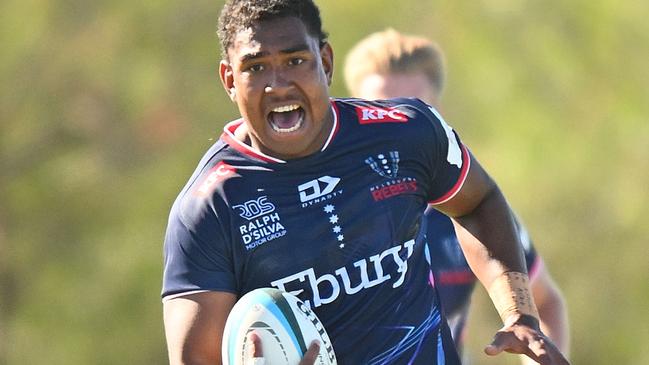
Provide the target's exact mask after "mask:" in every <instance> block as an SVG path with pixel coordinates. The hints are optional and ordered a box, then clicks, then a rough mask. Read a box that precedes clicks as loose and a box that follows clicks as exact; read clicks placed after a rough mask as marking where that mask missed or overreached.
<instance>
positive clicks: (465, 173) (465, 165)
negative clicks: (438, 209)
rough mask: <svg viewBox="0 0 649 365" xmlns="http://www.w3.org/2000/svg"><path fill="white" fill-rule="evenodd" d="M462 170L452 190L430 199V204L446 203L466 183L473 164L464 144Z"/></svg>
mask: <svg viewBox="0 0 649 365" xmlns="http://www.w3.org/2000/svg"><path fill="white" fill-rule="evenodd" d="M461 147H462V170H461V171H460V177H459V178H458V179H457V182H456V183H455V185H453V187H452V188H451V190H449V191H448V192H447V193H446V194H444V195H442V196H441V197H439V198H438V199H435V200H432V201H429V202H428V204H432V205H438V204H442V203H446V202H447V201H449V200H451V199H453V197H454V196H455V195H456V194H457V193H458V192H459V191H460V189H462V186H463V185H464V182H465V181H466V177H467V176H468V175H469V167H470V166H471V158H470V157H469V150H468V149H467V148H466V147H465V146H464V145H463V144H462V145H461Z"/></svg>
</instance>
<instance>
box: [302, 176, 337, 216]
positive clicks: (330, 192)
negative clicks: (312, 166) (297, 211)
mask: <svg viewBox="0 0 649 365" xmlns="http://www.w3.org/2000/svg"><path fill="white" fill-rule="evenodd" d="M339 182H340V178H339V177H331V176H322V177H319V178H317V179H315V180H311V181H309V182H305V183H304V184H301V185H300V186H298V187H297V190H298V192H299V193H300V202H301V203H302V208H306V207H308V206H311V205H313V204H317V203H320V202H323V201H326V200H329V199H331V198H333V197H335V196H338V195H340V194H342V192H343V190H342V189H338V190H336V186H337V185H338V183H339Z"/></svg>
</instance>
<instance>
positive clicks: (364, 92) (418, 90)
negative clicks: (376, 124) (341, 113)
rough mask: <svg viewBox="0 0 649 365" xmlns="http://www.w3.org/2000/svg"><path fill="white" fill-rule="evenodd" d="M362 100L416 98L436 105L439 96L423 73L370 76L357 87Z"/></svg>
mask: <svg viewBox="0 0 649 365" xmlns="http://www.w3.org/2000/svg"><path fill="white" fill-rule="evenodd" d="M358 90H359V95H354V96H357V97H360V98H363V99H369V100H374V99H390V98H397V97H416V98H419V99H421V100H423V101H425V102H426V103H428V104H431V105H437V102H438V99H439V95H438V92H437V90H436V88H435V87H433V86H432V85H431V84H430V81H428V78H427V77H426V75H425V74H424V73H423V72H413V73H392V74H385V75H383V74H371V75H369V76H367V77H365V78H363V79H362V80H361V82H360V84H359V85H358Z"/></svg>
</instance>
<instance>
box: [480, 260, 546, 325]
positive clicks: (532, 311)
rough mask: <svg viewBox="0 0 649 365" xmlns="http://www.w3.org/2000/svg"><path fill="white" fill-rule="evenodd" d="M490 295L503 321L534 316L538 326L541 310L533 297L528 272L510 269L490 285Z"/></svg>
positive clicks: (507, 321)
mask: <svg viewBox="0 0 649 365" xmlns="http://www.w3.org/2000/svg"><path fill="white" fill-rule="evenodd" d="M487 291H488V292H489V296H490V297H491V300H492V301H493V303H494V306H495V307H496V310H497V311H498V314H499V315H500V318H501V319H502V321H503V323H509V322H511V319H510V318H519V317H521V316H526V317H532V318H534V319H535V320H536V322H537V324H536V327H537V328H538V318H539V312H538V310H537V308H536V305H535V304H534V300H533V299H532V293H531V291H530V285H529V279H528V277H527V274H524V273H521V272H516V271H508V272H505V273H503V274H501V275H500V276H498V277H497V278H496V279H495V280H494V281H493V282H492V283H491V284H490V285H489V287H488V289H487Z"/></svg>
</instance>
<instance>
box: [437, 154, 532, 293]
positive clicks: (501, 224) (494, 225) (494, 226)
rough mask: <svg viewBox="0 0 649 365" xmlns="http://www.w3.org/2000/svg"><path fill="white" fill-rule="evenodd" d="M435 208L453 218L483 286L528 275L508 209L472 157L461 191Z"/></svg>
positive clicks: (467, 255)
mask: <svg viewBox="0 0 649 365" xmlns="http://www.w3.org/2000/svg"><path fill="white" fill-rule="evenodd" d="M435 208H436V209H438V210H440V211H441V212H442V213H444V214H446V215H448V216H449V217H451V218H452V220H453V224H454V226H455V229H456V231H457V232H458V238H459V241H460V246H461V247H462V251H463V252H464V255H465V257H466V259H467V262H468V263H469V266H471V269H472V270H473V272H474V273H475V275H476V276H477V278H478V279H479V280H480V282H481V283H482V284H483V285H485V286H488V285H489V284H490V283H491V282H493V280H494V279H495V278H497V277H498V276H499V275H501V274H503V273H504V272H506V271H517V272H523V273H525V272H527V270H526V268H525V261H524V257H523V252H522V249H521V246H520V243H519V241H518V234H517V230H516V226H515V223H514V219H513V216H512V214H511V213H510V209H509V206H508V204H507V202H506V200H505V198H504V196H503V194H502V193H501V192H500V189H499V188H498V186H496V183H495V182H494V181H493V180H492V179H491V177H489V175H488V174H487V173H486V172H485V171H484V169H483V168H482V167H481V166H480V164H479V163H478V162H477V161H476V160H475V159H474V158H473V156H471V169H470V170H469V174H468V176H467V179H466V181H465V183H464V185H463V187H462V189H461V190H460V191H459V192H458V194H457V195H456V196H455V197H454V198H453V199H451V200H450V201H448V202H446V203H444V204H440V205H438V206H436V207H435Z"/></svg>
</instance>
